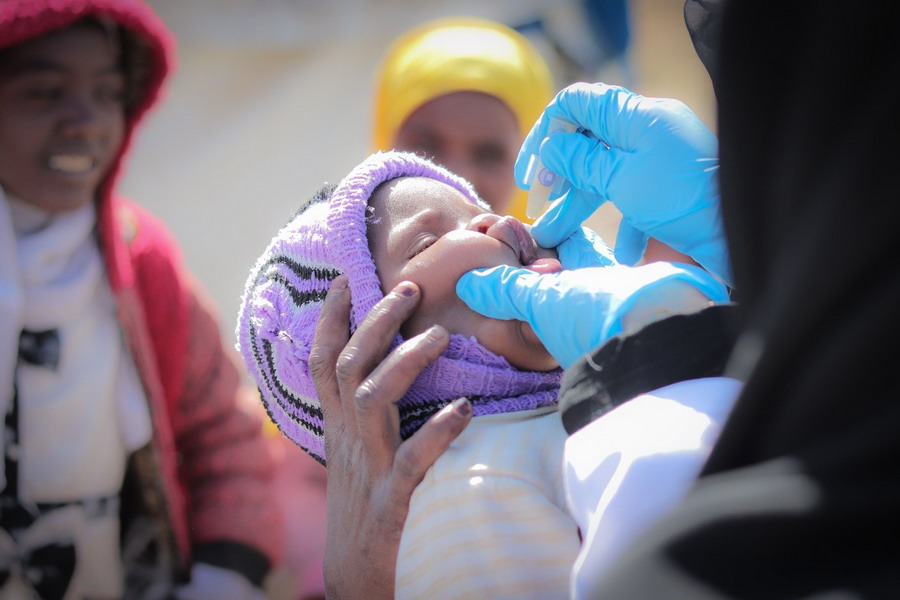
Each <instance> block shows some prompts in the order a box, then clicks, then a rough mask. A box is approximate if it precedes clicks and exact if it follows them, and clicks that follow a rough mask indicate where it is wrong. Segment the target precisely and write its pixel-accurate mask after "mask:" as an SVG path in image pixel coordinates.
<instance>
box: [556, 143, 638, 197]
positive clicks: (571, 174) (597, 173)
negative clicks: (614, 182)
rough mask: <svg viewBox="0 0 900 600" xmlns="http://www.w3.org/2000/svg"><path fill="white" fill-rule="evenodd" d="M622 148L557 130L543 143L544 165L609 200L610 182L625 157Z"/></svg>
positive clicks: (575, 184)
mask: <svg viewBox="0 0 900 600" xmlns="http://www.w3.org/2000/svg"><path fill="white" fill-rule="evenodd" d="M623 154H627V153H623V152H622V151H621V150H618V149H616V148H610V147H607V146H606V144H604V143H603V142H602V141H601V140H598V139H595V138H592V137H588V136H586V135H582V134H580V133H567V132H557V133H554V134H553V135H551V136H550V137H549V138H547V139H546V140H544V143H543V144H541V162H543V163H544V167H545V168H547V169H550V170H551V171H553V172H554V173H558V174H559V175H562V176H563V177H565V178H566V179H567V180H568V181H569V183H571V185H572V186H573V187H576V188H578V189H581V190H584V191H587V192H592V193H594V194H596V195H597V196H598V198H599V199H601V200H600V201H599V202H598V205H599V204H601V203H602V201H603V200H609V199H610V197H609V182H610V178H611V176H612V175H613V171H614V170H615V169H616V168H617V167H618V165H619V162H620V161H621V160H622V158H623V156H622V155H623Z"/></svg>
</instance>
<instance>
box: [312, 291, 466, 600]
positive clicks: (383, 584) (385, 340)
mask: <svg viewBox="0 0 900 600" xmlns="http://www.w3.org/2000/svg"><path fill="white" fill-rule="evenodd" d="M420 299H421V294H420V292H419V289H418V287H417V286H416V285H415V284H412V283H409V282H403V283H401V284H399V285H398V286H397V287H396V288H394V290H392V291H391V293H389V294H387V295H386V296H385V297H384V298H383V299H382V300H381V301H380V302H379V303H378V304H376V305H375V307H374V308H373V309H372V310H371V311H370V312H369V314H368V316H366V318H365V319H364V320H363V322H362V323H361V324H360V326H359V327H358V328H357V330H356V332H354V334H353V335H352V336H350V334H349V326H348V323H349V322H350V289H349V288H348V287H347V279H346V277H343V276H341V277H338V278H337V279H336V280H335V281H334V283H333V284H332V286H331V289H330V290H329V291H328V295H327V296H326V298H325V302H324V304H323V306H322V312H321V314H320V316H319V322H318V326H317V328H316V334H315V339H314V341H313V347H312V350H311V353H310V358H309V366H310V371H311V373H312V377H313V381H314V383H315V386H316V392H317V394H318V396H319V400H320V402H321V403H322V410H323V412H324V417H325V448H326V457H327V460H328V492H327V503H328V530H327V538H326V545H325V587H326V592H327V595H328V597H329V598H337V599H342V600H347V599H351V600H352V599H355V598H367V599H375V600H377V599H380V598H393V597H394V572H395V568H396V563H397V552H398V549H399V546H400V534H401V533H402V531H403V525H404V522H405V521H406V516H407V513H408V512H409V501H410V497H411V496H412V493H413V490H414V489H415V488H416V486H417V485H418V484H419V483H420V482H421V481H422V478H423V477H424V476H425V472H426V471H427V470H428V468H429V467H430V466H431V465H432V464H433V463H434V461H435V460H437V458H438V456H440V455H441V454H442V453H443V452H444V450H446V449H447V446H449V445H450V442H452V441H453V440H454V439H456V437H457V436H458V435H459V434H460V432H462V430H463V429H464V428H465V426H466V425H467V424H468V422H469V420H470V418H471V416H472V408H471V405H470V404H469V402H468V401H467V400H458V401H456V402H453V403H452V404H450V405H449V406H447V407H446V408H445V409H443V410H442V411H440V412H439V413H438V414H436V415H435V416H433V417H432V418H431V419H430V420H429V421H428V422H427V423H426V424H425V425H424V426H423V427H422V428H421V429H420V430H419V431H417V432H416V433H415V434H414V435H413V436H412V437H411V438H409V439H408V440H406V441H403V442H401V439H400V418H399V413H398V411H397V407H396V405H395V403H396V402H397V401H398V400H400V399H401V398H402V397H403V394H404V393H405V392H406V390H407V389H408V388H409V386H410V385H411V384H412V382H413V380H415V378H416V376H417V375H418V374H419V373H420V372H421V371H422V369H424V368H425V367H426V366H427V365H428V364H429V363H431V362H433V361H434V360H435V359H436V358H437V357H438V356H439V355H440V354H441V352H443V351H444V349H445V348H446V347H447V344H448V342H449V335H448V333H447V331H446V330H445V329H443V328H442V327H438V326H435V327H432V328H431V329H429V330H428V331H425V332H424V333H422V334H420V335H418V336H416V337H414V338H412V339H410V340H407V341H406V342H404V343H403V344H401V345H400V346H399V347H397V348H396V349H394V350H393V351H392V352H391V353H390V354H387V352H388V349H389V348H390V344H391V341H392V340H393V339H394V337H395V336H396V335H397V331H398V330H399V329H400V326H401V324H402V323H403V322H404V321H405V320H406V319H407V318H409V316H410V315H411V314H412V313H413V311H414V310H415V308H416V306H418V304H419V301H420ZM386 354H387V356H385V355H386Z"/></svg>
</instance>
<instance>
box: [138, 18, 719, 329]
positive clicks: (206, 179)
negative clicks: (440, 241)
mask: <svg viewBox="0 0 900 600" xmlns="http://www.w3.org/2000/svg"><path fill="white" fill-rule="evenodd" d="M149 2H150V4H151V5H152V6H153V7H154V8H155V9H156V11H157V13H158V14H159V15H160V17H161V18H162V19H163V20H164V21H165V22H166V23H167V25H168V26H169V27H170V28H171V29H172V31H173V32H174V33H175V35H176V38H177V41H178V63H179V64H178V69H177V71H176V73H175V76H174V77H173V78H172V79H171V80H170V83H169V87H168V92H167V96H166V98H165V101H164V103H163V104H162V106H161V108H159V109H157V110H156V112H154V113H152V114H151V115H150V117H149V119H148V120H147V121H146V122H145V126H144V128H143V129H142V130H141V131H139V134H138V137H137V140H136V144H135V147H134V150H133V155H132V160H131V162H130V164H129V167H128V171H127V172H126V173H125V179H124V181H123V188H122V189H123V192H124V193H125V194H126V195H127V196H129V197H130V198H132V199H134V200H136V201H138V202H139V203H141V204H143V205H145V206H147V207H148V208H149V209H150V210H151V211H153V212H154V213H155V214H157V215H158V216H159V217H161V218H162V219H163V220H164V221H166V222H167V223H168V224H169V226H170V227H171V229H172V231H173V233H174V234H175V236H176V237H177V238H178V240H179V242H180V243H181V245H182V248H183V250H184V253H185V258H186V260H187V263H188V265H189V266H190V268H191V270H192V271H193V272H194V274H195V275H196V276H197V277H198V278H199V279H200V280H201V281H202V282H203V284H204V285H205V287H206V289H207V290H208V291H209V292H210V293H211V294H212V296H213V299H214V300H215V302H216V303H217V305H218V307H219V310H220V313H221V316H222V324H223V329H224V330H225V332H226V335H230V336H231V337H232V339H231V340H227V341H228V342H233V328H234V321H235V318H236V314H237V310H238V306H239V304H240V296H241V291H242V289H243V284H244V281H245V280H246V277H247V275H248V272H249V270H250V268H251V266H252V265H253V263H254V261H255V260H256V258H257V257H258V256H259V255H260V254H261V253H262V251H263V249H264V248H265V247H266V245H267V244H268V242H269V240H270V239H271V238H272V236H273V235H274V234H275V232H276V231H277V229H278V228H279V227H281V226H282V225H283V224H284V223H286V222H287V220H288V218H289V217H290V216H291V214H292V213H293V211H294V209H295V207H296V206H297V205H298V204H299V203H300V202H301V201H302V200H304V199H306V198H307V197H308V196H309V195H310V194H311V193H312V192H313V191H314V190H315V189H316V188H317V187H318V186H319V185H320V184H322V183H323V182H326V181H330V182H336V181H339V180H340V179H341V178H342V177H343V176H344V175H345V174H346V173H347V172H348V171H349V170H350V169H351V168H352V167H353V166H355V165H356V164H357V163H358V162H360V160H362V159H363V158H364V157H365V156H366V155H368V154H369V153H370V152H371V151H372V146H371V144H372V142H371V133H370V132H371V129H372V127H371V115H372V100H371V98H372V95H373V91H374V72H375V69H376V66H377V64H378V63H379V60H380V58H381V56H382V54H383V53H384V52H385V50H386V49H387V47H388V45H389V44H390V42H391V41H392V40H393V39H394V38H395V37H396V36H397V35H399V34H400V33H402V32H404V31H405V30H407V29H409V28H410V27H412V26H414V25H417V24H419V23H421V22H424V21H427V20H430V19H433V18H436V17H440V16H451V15H474V16H480V17H487V18H491V19H494V20H497V21H499V22H501V23H504V24H506V25H509V26H511V27H514V28H517V29H519V30H520V31H521V32H522V33H523V34H525V35H527V36H528V37H529V38H530V39H531V40H532V41H533V42H534V43H535V45H536V46H537V47H538V49H539V50H540V51H541V52H542V53H543V54H544V56H545V58H546V59H547V61H548V63H549V64H550V66H551V69H552V70H553V73H554V76H555V78H556V84H557V87H558V88H562V87H564V86H565V85H567V84H569V83H571V82H573V81H604V82H606V83H614V84H621V85H625V86H626V87H629V88H630V89H632V90H633V91H636V92H638V93H641V94H643V95H646V96H664V97H672V98H678V99H680V100H682V101H683V102H685V103H686V104H687V105H688V106H690V107H691V108H692V109H693V110H694V111H695V112H696V113H697V114H698V115H699V116H700V118H701V119H702V120H703V121H704V122H705V123H706V124H707V125H709V126H710V127H711V128H712V129H715V123H714V106H713V102H714V101H713V95H712V89H711V85H710V82H709V78H708V77H707V75H706V71H705V70H704V69H703V66H702V65H701V63H700V61H699V59H698V58H697V56H696V54H695V53H694V50H693V47H692V45H691V42H690V38H689V36H688V33H687V30H686V28H685V25H684V18H683V14H682V8H683V2H682V1H681V0H615V1H613V0H597V1H593V2H584V1H581V0H491V1H490V2H487V1H485V0H475V1H469V0H445V1H438V0H405V1H401V0H149ZM587 5H591V6H587ZM589 224H590V225H591V226H592V227H593V228H594V229H596V230H597V231H598V232H599V233H600V234H601V235H602V236H603V237H604V238H605V239H607V241H608V242H609V243H610V244H612V243H613V242H614V238H615V232H616V227H617V225H618V214H617V213H616V211H615V210H614V209H613V208H611V207H601V209H600V210H598V212H597V213H596V214H595V215H594V217H592V219H591V220H590V222H589Z"/></svg>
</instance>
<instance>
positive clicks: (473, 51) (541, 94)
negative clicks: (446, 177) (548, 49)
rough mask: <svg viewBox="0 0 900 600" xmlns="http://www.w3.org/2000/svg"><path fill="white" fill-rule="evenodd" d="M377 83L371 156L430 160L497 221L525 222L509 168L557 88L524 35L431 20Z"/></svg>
mask: <svg viewBox="0 0 900 600" xmlns="http://www.w3.org/2000/svg"><path fill="white" fill-rule="evenodd" d="M377 77H378V79H377V83H376V92H375V114H374V145H375V148H376V149H379V150H388V149H391V148H396V149H400V150H411V151H415V152H419V153H421V154H424V155H427V156H428V157H429V158H432V159H433V160H435V162H438V163H440V164H442V165H444V166H445V167H447V168H448V169H450V170H452V171H454V172H456V173H457V174H459V175H462V176H463V177H465V178H466V179H468V180H469V181H470V182H471V183H472V185H474V186H475V189H476V190H477V191H478V193H479V194H480V195H481V196H482V197H483V198H484V200H486V201H487V202H488V203H489V204H491V206H492V207H493V209H494V210H495V211H496V212H498V213H500V214H510V215H513V216H514V217H517V218H519V219H521V220H526V217H525V198H526V193H525V192H524V191H522V190H519V189H518V188H517V187H516V185H515V181H514V179H513V165H514V164H515V160H516V156H517V154H518V151H519V146H520V144H521V143H522V140H523V139H524V138H525V135H526V134H527V133H528V131H529V130H530V129H531V126H532V125H533V124H534V122H535V120H536V119H537V118H538V117H539V116H540V114H541V111H542V110H543V109H544V107H545V106H546V105H547V103H548V102H549V101H550V99H551V98H552V96H553V93H554V85H553V78H552V77H551V75H550V70H549V69H548V67H547V64H546V62H545V61H544V59H543V57H542V56H541V55H540V54H539V53H538V51H537V50H536V49H535V48H534V46H532V45H531V43H530V42H529V41H528V40H527V39H526V38H525V37H524V36H522V35H521V34H519V33H517V32H516V31H514V30H513V29H510V28H509V27H506V26H505V25H501V24H499V23H496V22H493V21H489V20H486V19H479V18H474V17H455V18H444V19H437V20H434V21H430V22H428V23H425V24H423V25H420V26H418V27H416V28H414V29H412V30H410V31H408V32H407V33H405V34H404V35H402V36H401V37H399V38H398V39H397V40H395V41H394V43H393V44H392V45H391V47H390V48H389V49H388V52H387V53H386V55H385V57H384V59H383V61H382V64H381V68H380V70H379V72H378V75H377Z"/></svg>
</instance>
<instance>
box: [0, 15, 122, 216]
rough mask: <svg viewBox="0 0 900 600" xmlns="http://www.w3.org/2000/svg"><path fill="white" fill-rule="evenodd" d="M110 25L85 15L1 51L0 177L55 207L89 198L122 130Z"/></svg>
mask: <svg viewBox="0 0 900 600" xmlns="http://www.w3.org/2000/svg"><path fill="white" fill-rule="evenodd" d="M115 40H116V38H114V37H113V36H112V34H111V32H110V30H109V28H106V27H104V26H103V25H101V24H100V22H99V21H95V20H86V21H82V22H81V23H79V24H77V25H76V26H73V27H71V28H68V29H63V30H60V31H57V32H54V33H51V34H50V35H47V36H45V37H43V38H39V39H36V40H32V41H30V42H26V43H24V44H22V45H20V46H15V47H13V48H9V49H6V50H4V51H3V52H2V53H0V106H2V110H0V181H2V182H3V185H4V187H5V188H6V190H7V191H8V192H9V193H11V194H13V195H15V196H16V197H18V198H20V199H22V200H23V201H25V202H28V203H31V204H34V205H35V206H38V207H40V208H42V209H44V210H47V211H50V212H60V211H69V210H73V209H76V208H79V207H81V206H84V205H86V204H88V203H90V202H91V201H92V200H93V199H94V193H95V190H96V188H97V186H98V184H99V183H100V181H101V179H102V178H103V177H104V176H105V175H106V172H107V170H108V169H109V167H110V165H111V164H112V162H113V160H114V159H115V158H116V156H117V155H118V152H119V148H120V146H121V144H122V140H123V137H124V135H125V109H124V104H123V97H124V89H125V76H124V74H123V71H122V67H121V51H120V47H119V45H118V44H117V43H114V42H115Z"/></svg>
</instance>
